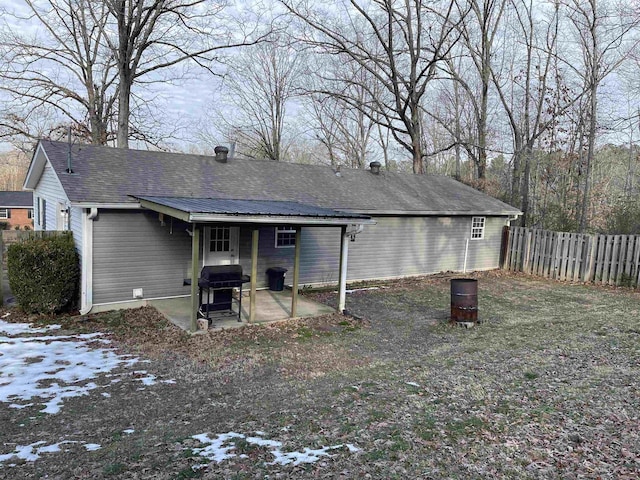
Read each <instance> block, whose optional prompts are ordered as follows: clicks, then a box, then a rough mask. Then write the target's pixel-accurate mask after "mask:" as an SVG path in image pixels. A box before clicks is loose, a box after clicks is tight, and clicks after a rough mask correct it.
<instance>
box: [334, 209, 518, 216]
mask: <svg viewBox="0 0 640 480" xmlns="http://www.w3.org/2000/svg"><path fill="white" fill-rule="evenodd" d="M342 211H344V212H349V213H351V212H355V210H351V209H343V210H342ZM357 212H358V213H363V214H365V215H373V216H375V215H380V216H394V217H470V216H482V217H510V216H513V215H515V216H519V215H522V212H521V211H519V210H508V211H507V210H505V211H487V210H484V211H483V210H469V211H463V210H357Z"/></svg>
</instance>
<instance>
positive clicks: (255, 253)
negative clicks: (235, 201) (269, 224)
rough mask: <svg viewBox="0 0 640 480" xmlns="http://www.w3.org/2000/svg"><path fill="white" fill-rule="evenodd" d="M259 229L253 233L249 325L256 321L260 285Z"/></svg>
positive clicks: (255, 228)
mask: <svg viewBox="0 0 640 480" xmlns="http://www.w3.org/2000/svg"><path fill="white" fill-rule="evenodd" d="M259 233H260V230H259V229H258V228H257V227H254V228H253V231H252V232H251V292H250V293H249V323H253V322H255V321H256V285H257V283H258V239H259V237H258V234H259Z"/></svg>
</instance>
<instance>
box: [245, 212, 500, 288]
mask: <svg viewBox="0 0 640 480" xmlns="http://www.w3.org/2000/svg"><path fill="white" fill-rule="evenodd" d="M485 218H486V220H485V231H484V238H482V239H471V217H376V218H375V220H376V221H377V222H378V223H377V224H376V225H367V226H365V227H364V230H363V231H362V232H361V233H360V234H358V236H357V237H356V241H355V242H349V252H348V280H374V279H384V278H394V277H404V276H411V275H428V274H431V273H438V272H443V271H454V272H461V271H463V269H464V251H465V244H466V240H467V239H469V250H468V252H467V271H473V270H489V269H493V268H498V266H499V261H500V245H501V241H502V228H503V227H504V226H505V225H506V223H507V219H506V217H485ZM239 247H240V263H241V265H242V267H243V271H244V272H245V273H250V271H251V230H250V229H248V228H241V230H240V245H239ZM293 255H294V249H293V248H275V229H274V228H273V227H268V228H261V229H260V234H259V255H258V286H260V287H262V286H265V285H267V279H266V274H265V272H266V270H267V268H269V267H284V268H287V269H288V270H289V272H288V273H287V280H286V283H288V284H290V283H291V276H292V274H293ZM339 262H340V228H338V227H303V228H302V250H301V252H300V283H301V284H302V285H304V284H315V283H337V281H338V276H339Z"/></svg>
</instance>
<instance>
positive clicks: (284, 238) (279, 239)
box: [276, 225, 296, 248]
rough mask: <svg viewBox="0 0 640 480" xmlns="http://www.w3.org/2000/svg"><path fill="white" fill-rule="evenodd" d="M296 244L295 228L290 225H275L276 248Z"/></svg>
mask: <svg viewBox="0 0 640 480" xmlns="http://www.w3.org/2000/svg"><path fill="white" fill-rule="evenodd" d="M295 246H296V229H295V227H291V226H288V225H287V226H284V227H276V248H289V247H295Z"/></svg>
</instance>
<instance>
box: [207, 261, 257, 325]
mask: <svg viewBox="0 0 640 480" xmlns="http://www.w3.org/2000/svg"><path fill="white" fill-rule="evenodd" d="M250 280H251V279H250V277H249V276H248V275H243V274H242V266H241V265H208V266H205V267H204V268H203V269H202V271H201V272H200V278H199V279H198V288H199V290H200V293H199V300H200V309H199V311H198V313H199V316H200V317H201V318H206V319H207V320H209V321H210V322H211V320H212V318H211V313H212V312H216V313H221V312H225V311H227V312H229V313H233V314H235V312H234V311H233V303H234V302H235V303H237V305H238V321H239V322H240V321H241V319H240V315H241V314H242V285H243V284H245V283H247V282H249V281H250ZM234 288H237V289H238V290H239V293H238V298H234V296H233V289H234ZM205 293H206V298H205V295H204V294H205Z"/></svg>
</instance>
